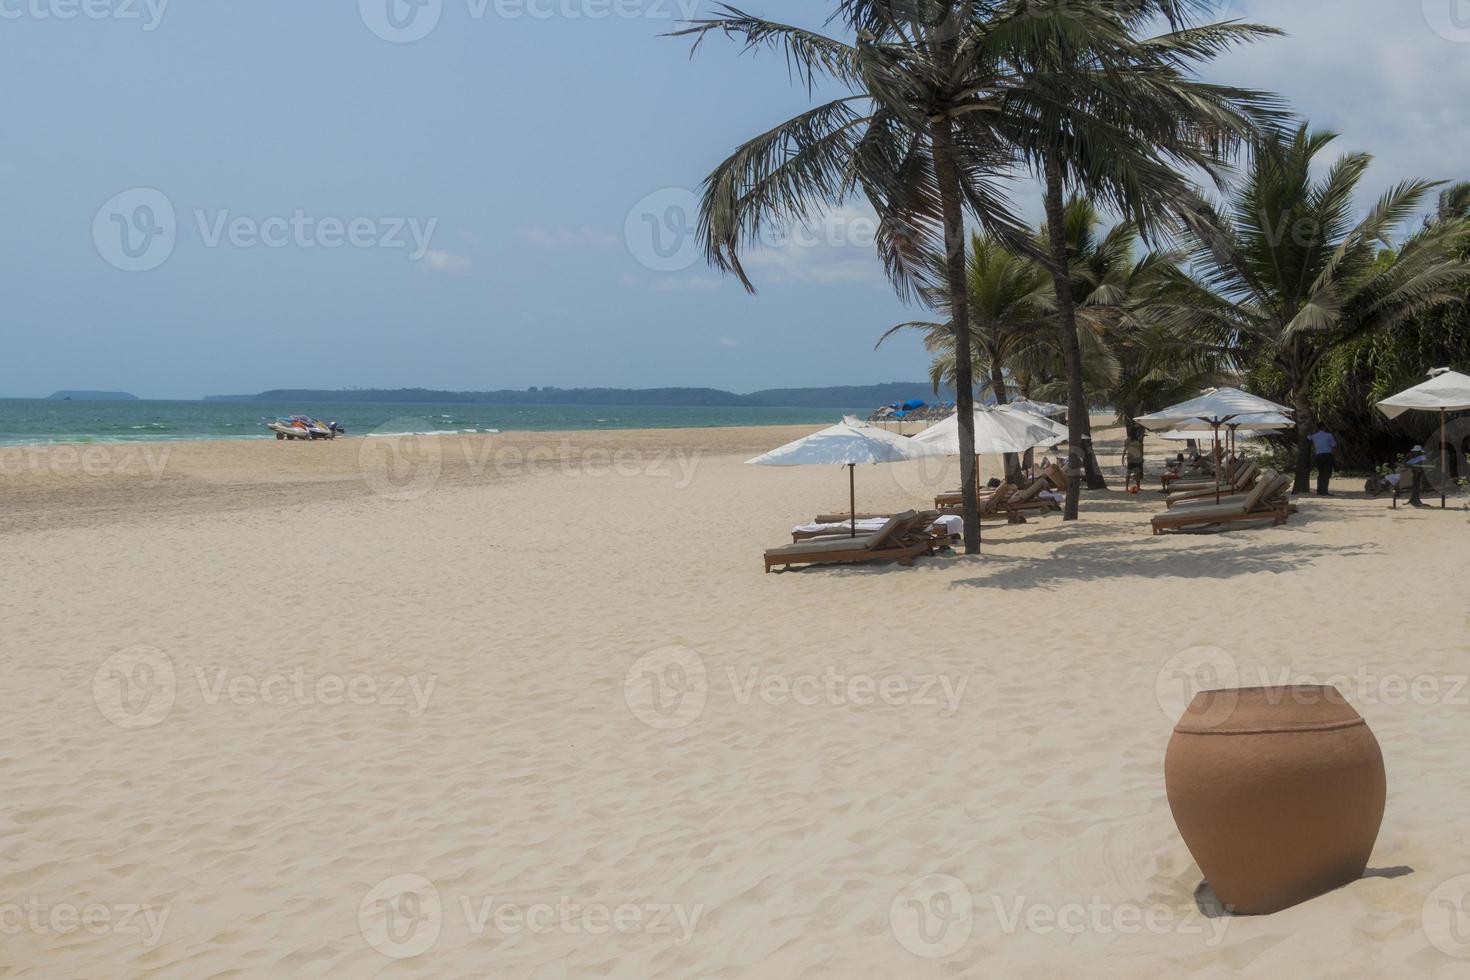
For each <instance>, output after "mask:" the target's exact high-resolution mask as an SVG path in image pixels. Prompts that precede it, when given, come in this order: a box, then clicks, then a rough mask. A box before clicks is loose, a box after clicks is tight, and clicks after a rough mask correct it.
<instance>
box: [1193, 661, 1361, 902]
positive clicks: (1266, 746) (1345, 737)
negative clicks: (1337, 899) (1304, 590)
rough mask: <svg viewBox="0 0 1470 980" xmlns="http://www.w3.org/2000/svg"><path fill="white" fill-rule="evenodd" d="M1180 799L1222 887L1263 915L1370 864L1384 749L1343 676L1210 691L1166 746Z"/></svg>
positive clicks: (1202, 859)
mask: <svg viewBox="0 0 1470 980" xmlns="http://www.w3.org/2000/svg"><path fill="white" fill-rule="evenodd" d="M1164 784H1165V786H1166V787H1167V789H1168V794H1169V809H1170V810H1172V811H1173V812H1174V822H1175V823H1176V824H1178V826H1179V833H1180V834H1181V835H1182V836H1183V837H1184V843H1185V844H1187V845H1188V846H1189V852H1190V853H1191V854H1193V855H1194V859H1195V861H1197V862H1198V863H1199V866H1200V870H1201V871H1203V872H1204V875H1205V879H1206V880H1207V881H1209V883H1210V886H1211V887H1212V888H1213V889H1214V891H1215V896H1216V897H1217V898H1218V899H1219V900H1220V902H1221V903H1222V904H1223V905H1225V906H1226V907H1227V908H1229V909H1230V910H1231V911H1232V912H1235V913H1237V914H1242V915H1263V914H1266V913H1269V912H1277V911H1280V910H1281V909H1284V908H1287V907H1289V906H1292V905H1296V904H1297V903H1298V902H1304V901H1306V900H1307V899H1309V898H1312V897H1314V896H1317V895H1321V894H1322V893H1323V892H1327V891H1331V890H1332V889H1334V888H1338V887H1341V886H1342V885H1345V884H1347V883H1348V882H1350V881H1354V880H1355V879H1357V878H1359V877H1361V876H1362V874H1363V870H1364V868H1366V867H1367V865H1368V857H1369V855H1371V854H1372V852H1373V843H1374V841H1376V840H1377V839H1378V828H1379V825H1380V824H1381V823H1382V822H1383V803H1384V797H1385V794H1386V792H1387V779H1386V777H1385V775H1384V771H1383V754H1382V753H1381V752H1380V751H1379V749H1378V740H1377V739H1375V738H1374V737H1373V733H1372V731H1370V730H1369V729H1368V724H1367V722H1365V721H1363V719H1362V717H1361V716H1360V715H1359V714H1358V713H1357V712H1356V711H1354V710H1353V707H1352V705H1350V704H1348V703H1347V700H1346V699H1345V698H1344V697H1343V696H1342V694H1341V693H1340V692H1339V691H1338V690H1337V688H1335V687H1306V686H1302V687H1252V688H1241V689H1238V690H1234V689H1232V690H1223V691H1201V692H1200V693H1199V694H1197V695H1195V698H1194V700H1193V701H1192V702H1190V705H1189V707H1188V708H1186V709H1185V711H1184V716H1183V717H1182V718H1180V719H1179V724H1178V725H1176V726H1175V728H1174V737H1173V738H1171V739H1170V740H1169V749H1168V751H1167V753H1165V756H1164Z"/></svg>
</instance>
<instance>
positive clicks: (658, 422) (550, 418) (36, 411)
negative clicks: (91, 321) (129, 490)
mask: <svg viewBox="0 0 1470 980" xmlns="http://www.w3.org/2000/svg"><path fill="white" fill-rule="evenodd" d="M870 410H871V409H870V408H852V409H841V408H816V409H812V408H665V407H649V406H628V407H619V406H614V405H601V406H585V405H526V406H521V405H456V404H442V403H440V404H428V405H416V404H404V403H392V404H386V403H376V404H375V403H370V402H363V403H355V402H331V403H316V404H313V403H299V404H279V405H278V404H273V403H270V402H203V401H118V402H108V401H53V400H51V399H39V398H36V399H32V398H3V399H0V446H15V445H36V444H42V443H52V442H137V441H155V440H175V439H273V438H275V436H274V435H273V434H272V433H271V432H269V431H268V430H267V429H266V428H265V423H266V422H267V421H268V420H270V419H273V418H276V417H278V416H283V415H310V416H312V417H313V418H319V419H322V420H324V421H337V422H341V423H342V424H343V425H345V426H346V427H347V434H348V435H350V436H354V435H366V434H368V433H372V432H380V433H398V432H511V431H517V430H542V431H545V430H557V429H673V428H685V427H690V428H708V427H717V426H732V425H816V424H820V423H823V422H837V421H840V420H841V418H842V416H843V415H845V414H847V415H853V414H857V415H864V416H866V415H867V413H868V412H869V411H870Z"/></svg>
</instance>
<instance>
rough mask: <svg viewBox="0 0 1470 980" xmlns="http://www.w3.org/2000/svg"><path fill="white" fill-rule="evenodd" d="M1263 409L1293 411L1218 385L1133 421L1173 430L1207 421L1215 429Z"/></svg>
mask: <svg viewBox="0 0 1470 980" xmlns="http://www.w3.org/2000/svg"><path fill="white" fill-rule="evenodd" d="M1263 412H1271V413H1276V414H1280V415H1287V416H1289V415H1291V414H1292V410H1291V409H1290V408H1287V407H1286V406H1285V405H1278V404H1277V403H1276V402H1273V401H1271V400H1270V399H1268V398H1262V397H1260V396H1259V395H1252V394H1250V393H1248V392H1244V391H1241V390H1240V389H1239V388H1216V389H1214V390H1213V391H1207V392H1205V393H1204V394H1203V395H1200V396H1199V397H1198V398H1191V399H1190V400H1189V401H1186V402H1180V403H1179V404H1178V405H1170V406H1169V407H1168V408H1166V409H1163V410H1161V411H1158V412H1154V413H1152V414H1150V415H1140V416H1139V417H1138V418H1136V419H1134V421H1135V422H1137V423H1138V424H1139V425H1141V426H1143V427H1144V428H1145V429H1174V428H1178V427H1179V425H1180V423H1188V422H1204V423H1206V427H1207V428H1216V427H1218V426H1222V425H1227V424H1229V423H1230V422H1231V421H1232V420H1234V419H1235V418H1237V417H1239V416H1242V415H1260V414H1262V413H1263Z"/></svg>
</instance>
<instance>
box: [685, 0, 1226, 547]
mask: <svg viewBox="0 0 1470 980" xmlns="http://www.w3.org/2000/svg"><path fill="white" fill-rule="evenodd" d="M1195 2H1197V0H1150V2H1149V6H1150V7H1164V8H1169V9H1171V10H1172V9H1173V8H1175V7H1180V6H1188V5H1191V4H1193V3H1195ZM1109 6H1110V4H1096V5H1095V4H1090V3H1089V4H1076V3H1075V2H1072V0H1068V2H1066V3H1058V2H1049V3H1047V4H1044V5H1043V4H1038V3H1036V2H1034V0H840V2H839V3H838V4H837V14H836V15H834V19H838V18H840V19H841V20H842V21H843V22H844V23H845V26H846V27H847V28H848V29H850V30H851V31H852V32H853V33H854V34H855V39H854V41H852V42H851V43H849V42H846V41H843V40H840V39H837V38H833V37H829V36H826V35H823V34H821V33H818V32H815V31H810V30H806V29H803V28H798V27H794V26H791V25H786V24H779V23H775V22H772V21H767V20H763V19H761V18H758V17H754V16H751V15H749V14H746V13H744V12H742V11H740V10H738V9H736V8H733V7H730V6H723V5H722V6H721V7H720V8H719V13H720V16H717V17H712V18H708V19H704V20H698V21H695V22H693V23H691V24H690V25H689V26H688V27H686V28H685V29H683V30H681V31H678V32H676V33H677V34H678V35H682V36H693V37H694V38H695V39H696V40H695V45H696V47H698V44H699V43H700V41H702V40H703V39H704V38H706V37H708V36H709V35H711V34H724V35H730V36H734V37H736V38H742V39H743V40H744V42H745V46H746V48H747V49H763V48H771V49H776V50H779V51H780V52H782V53H783V54H784V55H785V57H786V60H787V63H788V65H789V66H790V67H791V70H792V71H793V73H794V74H795V75H796V77H798V78H799V79H800V80H801V81H802V82H803V83H805V84H806V86H807V87H808V90H809V91H814V90H815V86H816V83H817V81H818V79H821V80H822V81H824V82H827V83H829V84H836V85H837V86H839V87H841V88H842V89H844V90H845V92H846V94H844V95H841V96H839V97H838V98H835V99H832V100H830V101H828V102H825V103H823V104H821V105H818V106H816V107H814V108H812V109H810V110H808V111H806V112H803V113H801V114H800V115H798V116H796V117H794V118H792V119H790V120H787V121H786V122H784V123H781V124H779V125H777V126H776V127H774V128H773V129H770V130H768V131H767V132H765V133H763V134H761V135H759V136H756V137H755V138H753V139H751V140H749V141H747V142H746V143H744V144H743V145H742V146H740V147H739V148H738V149H737V150H736V151H735V152H734V153H733V154H732V155H731V156H730V157H729V158H727V159H726V160H725V161H724V162H723V163H721V164H720V165H719V166H718V167H716V168H715V170H714V172H713V173H711V174H710V176H709V177H708V178H707V179H706V180H705V184H704V196H703V200H702V202H701V209H700V229H701V232H702V234H703V236H704V239H705V249H706V254H707V256H708V258H709V260H710V262H711V263H712V264H713V265H714V266H716V267H717V268H719V269H721V270H724V271H729V272H733V273H734V274H735V275H737V276H739V278H740V280H741V282H742V283H744V284H745V286H746V287H747V288H748V289H751V288H753V286H752V283H751V281H750V279H749V278H748V276H747V275H746V273H745V270H744V268H743V266H742V264H741V261H740V251H741V249H742V248H745V247H749V246H752V245H754V244H755V243H756V242H757V241H758V240H759V236H760V234H761V232H762V231H763V229H764V228H765V226H766V225H768V224H778V225H779V224H785V223H790V222H805V221H809V220H811V219H812V218H814V217H815V216H816V215H817V214H818V213H819V212H821V211H822V210H823V209H825V208H831V207H836V206H838V205H841V204H842V203H843V202H844V201H846V200H847V199H848V197H850V196H852V195H855V194H861V195H862V196H863V197H865V198H866V199H867V201H868V202H869V203H870V204H871V205H872V206H873V208H874V209H875V211H876V212H877V215H878V234H877V236H876V243H877V247H878V251H879V254H880V255H881V256H882V258H883V261H884V264H885V267H886V269H887V271H888V274H889V276H890V278H891V279H892V280H893V282H894V284H895V286H896V287H897V288H898V290H899V292H900V294H901V295H903V296H904V297H905V298H909V299H912V298H914V297H916V296H918V295H919V294H920V292H921V291H923V290H926V289H927V290H933V289H942V290H944V291H946V292H947V293H948V296H949V301H948V302H949V313H950V322H951V329H952V333H953V336H954V353H955V364H956V367H955V375H956V382H957V383H956V401H957V405H958V409H959V413H960V446H961V448H962V450H964V452H965V455H970V451H971V449H972V448H973V437H974V433H973V422H972V418H973V415H972V411H971V409H972V408H973V397H974V391H973V384H972V382H973V378H972V369H971V364H972V360H971V356H970V355H971V352H970V332H969V329H968V325H967V324H968V320H969V309H968V306H969V298H968V295H967V292H966V289H965V234H966V231H965V219H966V216H967V215H968V216H969V217H970V218H972V219H973V220H975V221H976V222H978V223H979V224H980V225H981V226H982V227H983V228H985V229H986V230H988V231H990V232H991V233H992V234H996V235H999V236H1001V237H1002V238H1005V239H1007V240H1012V241H1022V240H1024V238H1025V229H1024V227H1023V226H1022V224H1021V222H1020V221H1018V220H1017V219H1016V218H1015V216H1014V215H1013V214H1012V211H1011V207H1010V204H1009V202H1008V201H1007V199H1006V197H1005V195H1004V193H1003V192H1002V189H1001V186H1000V184H999V183H998V181H999V179H1000V177H1001V176H1002V175H1004V174H1005V172H1006V171H1007V169H1008V168H1009V167H1010V165H1011V163H1012V147H1011V145H1010V143H1009V142H1008V141H1007V139H1005V138H1003V137H1002V129H1003V128H1005V127H1007V126H1010V125H1011V116H1013V115H1016V114H1020V113H1029V114H1031V115H1033V116H1035V117H1038V118H1042V119H1055V118H1060V119H1068V120H1072V121H1073V122H1072V125H1074V126H1076V127H1078V128H1081V129H1085V130H1086V131H1087V132H1089V133H1094V134H1097V135H1096V137H1095V139H1094V140H1093V143H1094V144H1096V146H1097V147H1098V152H1107V150H1108V148H1113V149H1114V150H1116V152H1118V153H1120V154H1123V155H1125V156H1128V157H1129V158H1130V159H1136V158H1138V157H1139V156H1140V155H1141V153H1142V148H1141V144H1138V142H1137V141H1136V140H1135V139H1134V137H1133V135H1132V133H1131V132H1130V131H1129V130H1128V129H1127V128H1126V127H1119V126H1114V125H1110V119H1109V118H1108V117H1107V116H1104V115H1099V116H1096V117H1092V116H1089V112H1090V111H1091V109H1092V107H1094V106H1100V107H1101V108H1102V109H1103V110H1104V111H1111V107H1110V104H1109V103H1108V102H1107V100H1104V99H1097V98H1089V97H1088V91H1089V90H1088V86H1091V85H1094V84H1095V81H1096V80H1095V79H1084V78H1082V77H1080V76H1076V77H1071V78H1060V77H1050V76H1049V77H1039V76H1038V77H1032V78H1029V79H1028V78H1023V77H1020V76H1018V75H1016V74H1015V72H1014V71H1012V70H1011V69H1010V67H1009V63H1008V61H1007V58H1006V53H1007V52H1011V51H1016V50H1027V49H1031V48H1035V47H1036V46H1038V45H1039V44H1040V43H1041V42H1040V41H1038V38H1044V37H1051V36H1063V37H1067V38H1069V39H1071V40H1070V43H1073V44H1081V43H1084V42H1086V41H1087V39H1089V38H1095V39H1097V40H1098V41H1099V42H1107V41H1108V40H1109V39H1111V40H1112V41H1114V42H1116V43H1118V44H1123V43H1126V41H1127V38H1126V37H1125V36H1122V35H1120V34H1118V32H1117V31H1116V30H1115V28H1114V21H1115V19H1116V18H1115V17H1114V16H1113V15H1112V13H1111V12H1110V11H1109V10H1108V8H1109ZM1129 6H1132V4H1131V3H1130V4H1129ZM1172 57H1173V55H1172V53H1168V54H1166V53H1162V52H1161V53H1159V54H1153V53H1150V54H1149V55H1148V56H1147V59H1148V60H1149V63H1150V65H1156V66H1158V67H1159V68H1160V69H1161V70H1167V68H1168V65H1167V62H1168V61H1169V59H1170V58H1172ZM1140 60H1143V56H1140ZM1154 169H1156V168H1153V167H1151V166H1150V165H1149V164H1143V165H1140V166H1139V167H1138V168H1137V172H1140V173H1146V175H1147V176H1151V177H1154V178H1157V180H1158V181H1159V182H1162V181H1163V180H1164V179H1165V177H1166V176H1167V175H1166V174H1163V173H1154V172H1153V171H1154ZM936 270H937V274H936ZM963 496H964V522H965V550H966V552H967V553H975V552H977V551H978V550H979V544H980V524H979V509H978V501H977V497H976V487H975V483H974V477H973V474H972V473H970V472H969V470H968V469H967V470H966V475H965V478H964V482H963Z"/></svg>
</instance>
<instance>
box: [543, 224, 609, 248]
mask: <svg viewBox="0 0 1470 980" xmlns="http://www.w3.org/2000/svg"><path fill="white" fill-rule="evenodd" d="M521 237H522V238H523V239H525V240H526V241H527V242H529V243H530V244H532V245H535V246H536V247H537V248H545V249H558V248H579V247H580V248H612V247H614V246H616V245H617V244H618V243H619V241H620V239H619V238H618V237H617V236H616V235H614V234H613V233H612V232H609V231H605V230H603V229H601V228H593V227H592V226H591V225H583V226H582V227H580V228H543V227H542V226H541V225H528V226H526V227H525V228H522V229H521Z"/></svg>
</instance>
